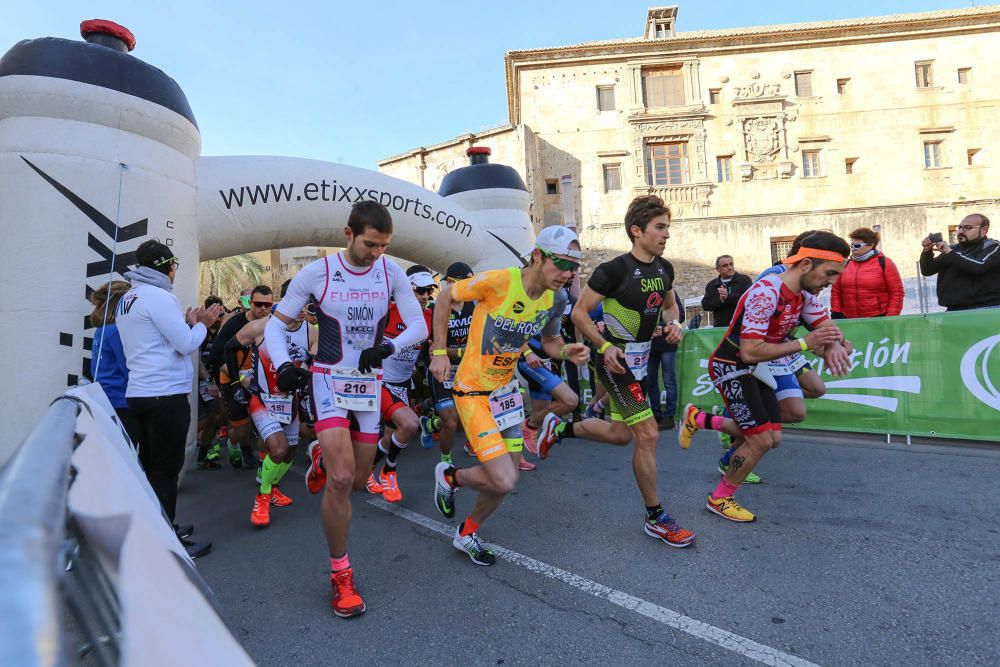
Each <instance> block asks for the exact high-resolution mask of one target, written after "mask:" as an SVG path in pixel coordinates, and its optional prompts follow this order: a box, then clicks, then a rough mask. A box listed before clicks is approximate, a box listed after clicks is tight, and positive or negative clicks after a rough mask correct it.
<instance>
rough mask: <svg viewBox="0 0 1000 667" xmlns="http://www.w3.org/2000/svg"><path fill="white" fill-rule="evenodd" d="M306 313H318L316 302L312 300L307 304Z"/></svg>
mask: <svg viewBox="0 0 1000 667" xmlns="http://www.w3.org/2000/svg"><path fill="white" fill-rule="evenodd" d="M306 314H307V315H315V314H316V304H315V302H310V303H307V304H306Z"/></svg>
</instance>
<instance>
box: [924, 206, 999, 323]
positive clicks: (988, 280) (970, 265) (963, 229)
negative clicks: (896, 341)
mask: <svg viewBox="0 0 1000 667" xmlns="http://www.w3.org/2000/svg"><path fill="white" fill-rule="evenodd" d="M989 229H990V220H989V218H987V217H986V216H985V215H983V214H981V213H973V214H972V215H967V216H965V218H963V219H962V222H961V223H959V225H958V234H957V236H958V243H956V244H953V245H948V244H947V243H945V242H944V241H938V242H936V243H935V242H933V241H931V240H930V238H929V237H928V238H925V239H924V240H923V241H922V242H921V243H922V244H923V247H924V251H923V252H922V253H920V273H922V274H924V275H925V276H933V275H937V277H938V280H937V297H938V303H939V304H941V305H942V306H945V307H946V308H947V309H948V310H949V311H952V310H971V309H973V308H991V307H995V306H1000V243H998V242H997V241H996V240H994V239H989V238H986V234H987V232H989ZM934 253H938V254H937V255H936V256H935V254H934Z"/></svg>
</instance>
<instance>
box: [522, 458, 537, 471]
mask: <svg viewBox="0 0 1000 667" xmlns="http://www.w3.org/2000/svg"><path fill="white" fill-rule="evenodd" d="M537 467H538V466H536V465H535V464H534V463H532V462H531V461H529V460H528V459H526V458H524V457H523V456H522V457H521V460H520V461H519V462H518V464H517V469H518V470H523V471H525V472H531V471H532V470H534V469H535V468H537Z"/></svg>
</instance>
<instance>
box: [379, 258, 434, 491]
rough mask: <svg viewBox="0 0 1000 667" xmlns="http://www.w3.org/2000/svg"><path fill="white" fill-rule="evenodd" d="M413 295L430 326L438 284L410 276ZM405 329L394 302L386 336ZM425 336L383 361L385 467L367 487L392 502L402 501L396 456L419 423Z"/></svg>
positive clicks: (381, 448)
mask: <svg viewBox="0 0 1000 667" xmlns="http://www.w3.org/2000/svg"><path fill="white" fill-rule="evenodd" d="M410 285H412V286H413V295H414V296H415V297H417V301H418V302H419V303H420V305H421V307H422V308H423V309H424V310H423V313H424V322H425V323H426V325H427V327H428V329H430V326H431V310H430V309H428V308H427V302H428V301H430V298H431V294H432V293H433V292H434V289H435V288H436V287H437V285H436V284H435V283H434V277H433V276H432V275H431V274H430V273H429V272H419V273H414V274H413V275H411V276H410ZM405 330H406V322H404V321H403V317H402V316H401V315H400V314H399V308H398V307H397V306H396V304H395V303H393V304H392V305H391V306H389V321H388V323H387V324H386V327H385V337H386V338H387V339H389V340H394V339H396V338H397V337H398V336H399V335H400V334H401V333H403V332H404V331H405ZM426 343H427V341H426V339H425V340H423V341H421V342H420V343H418V344H416V345H410V346H408V347H399V348H397V349H396V351H395V352H394V353H393V354H392V356H391V357H389V358H388V359H386V360H385V361H384V362H383V363H382V371H383V372H384V373H385V376H384V377H383V378H382V425H383V430H384V431H385V433H384V434H383V435H382V440H381V441H380V442H379V444H378V451H376V452H375V465H378V462H379V461H380V460H382V458H383V457H385V463H384V464H383V465H382V470H381V472H379V474H378V475H377V476H376V475H375V471H374V469H373V470H372V472H371V474H370V475H368V483H367V484H366V488H367V489H368V492H369V493H376V494H377V493H381V494H382V497H383V498H385V499H386V500H387V501H389V502H390V503H398V502H402V500H403V492H402V491H401V490H400V488H399V479H398V477H397V476H396V459H397V458H398V457H399V455H400V453H401V452H402V451H403V450H404V449H406V446H407V445H408V444H409V442H410V439H411V438H412V437H413V436H414V435H416V434H417V429H418V428H419V427H420V422H419V420H418V418H417V413H415V412H414V411H413V408H411V407H410V394H409V390H410V385H411V383H412V381H413V368H414V366H416V364H417V357H418V356H420V353H421V350H423V349H424V348H425V347H426Z"/></svg>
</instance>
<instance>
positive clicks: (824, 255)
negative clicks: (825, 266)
mask: <svg viewBox="0 0 1000 667" xmlns="http://www.w3.org/2000/svg"><path fill="white" fill-rule="evenodd" d="M804 259H822V260H824V261H829V262H841V263H843V262H846V261H847V258H846V257H844V256H843V255H841V254H840V253H839V252H833V251H832V250H819V249H817V248H807V247H806V246H801V247H799V251H798V252H797V253H795V254H794V255H792V256H791V257H786V258H785V259H783V260H781V263H782V264H798V263H799V262H801V261H802V260H804Z"/></svg>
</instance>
